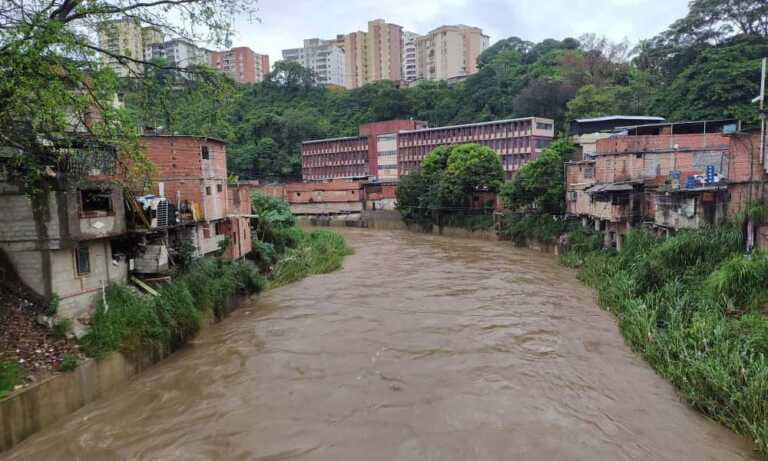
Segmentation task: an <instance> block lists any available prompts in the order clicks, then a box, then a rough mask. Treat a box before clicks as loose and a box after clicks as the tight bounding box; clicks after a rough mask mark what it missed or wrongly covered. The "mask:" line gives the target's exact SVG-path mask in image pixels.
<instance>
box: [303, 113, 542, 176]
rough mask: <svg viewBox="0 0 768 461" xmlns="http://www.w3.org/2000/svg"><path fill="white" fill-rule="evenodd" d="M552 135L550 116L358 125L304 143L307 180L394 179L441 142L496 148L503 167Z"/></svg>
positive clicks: (510, 167) (520, 161) (515, 165)
mask: <svg viewBox="0 0 768 461" xmlns="http://www.w3.org/2000/svg"><path fill="white" fill-rule="evenodd" d="M553 137H554V122H553V121H552V120H551V119H546V118H539V117H526V118H519V119H511V120H496V121H493V122H484V123H472V124H467V125H456V126H446V127H439V128H427V127H426V123H424V122H418V121H415V120H391V121H388V122H378V123H369V124H366V125H361V126H360V129H359V136H357V137H349V138H336V139H321V140H315V141H306V142H304V143H302V146H301V149H302V177H303V179H304V180H305V181H311V180H327V179H341V178H347V179H353V178H368V179H371V180H374V181H377V182H396V181H398V180H399V178H400V176H403V175H407V174H408V173H409V172H411V171H413V170H415V169H418V168H419V167H420V165H421V161H422V160H423V159H424V157H425V156H426V155H427V154H428V153H429V152H431V151H432V150H433V149H434V148H436V147H437V146H441V145H455V144H465V143H476V144H481V145H485V146H488V147H490V148H491V149H493V150H495V151H496V152H497V153H498V154H499V156H500V158H501V161H502V165H503V167H504V170H505V172H506V173H507V176H508V177H511V176H512V174H514V172H515V171H517V169H519V168H520V167H521V166H523V165H525V164H526V163H528V162H529V161H531V160H534V159H535V158H536V157H537V155H538V154H539V153H540V152H541V151H542V150H544V149H545V148H546V147H547V146H548V145H549V143H550V142H551V141H552V138H553Z"/></svg>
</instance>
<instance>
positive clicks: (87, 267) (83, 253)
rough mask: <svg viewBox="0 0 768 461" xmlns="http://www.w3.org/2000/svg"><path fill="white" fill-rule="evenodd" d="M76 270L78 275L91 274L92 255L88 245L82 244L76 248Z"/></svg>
mask: <svg viewBox="0 0 768 461" xmlns="http://www.w3.org/2000/svg"><path fill="white" fill-rule="evenodd" d="M75 269H76V270H77V275H85V274H90V273H91V254H90V250H89V249H88V245H87V244H85V243H80V244H79V245H78V246H77V248H75Z"/></svg>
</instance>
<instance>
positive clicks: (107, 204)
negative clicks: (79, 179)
mask: <svg viewBox="0 0 768 461" xmlns="http://www.w3.org/2000/svg"><path fill="white" fill-rule="evenodd" d="M112 211H113V209H112V192H111V191H109V190H100V189H94V190H88V189H84V190H81V191H80V215H81V217H97V216H108V215H110V214H112Z"/></svg>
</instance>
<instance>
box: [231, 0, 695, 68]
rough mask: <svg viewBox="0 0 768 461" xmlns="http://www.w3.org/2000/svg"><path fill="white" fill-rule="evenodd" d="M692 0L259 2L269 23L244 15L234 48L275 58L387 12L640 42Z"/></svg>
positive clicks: (408, 19) (401, 17)
mask: <svg viewBox="0 0 768 461" xmlns="http://www.w3.org/2000/svg"><path fill="white" fill-rule="evenodd" d="M687 4H688V1H687V0H526V1H522V0H325V1H311V0H259V3H258V8H259V17H260V19H261V23H259V22H250V21H247V20H239V21H238V22H237V29H238V35H237V36H236V37H234V39H233V45H234V46H241V45H245V46H249V47H251V49H253V50H254V51H255V52H257V53H267V54H269V57H270V62H271V63H274V62H275V61H276V60H278V59H280V58H281V50H282V49H284V48H297V47H301V45H302V40H303V39H305V38H312V37H320V38H333V37H335V36H336V34H339V33H348V32H352V31H356V30H366V28H367V24H368V20H370V19H376V18H382V19H385V20H386V21H387V22H393V23H395V24H399V25H401V26H403V28H404V29H405V30H409V31H413V32H417V33H426V32H428V31H429V30H431V29H434V28H436V27H438V26H441V25H443V24H459V23H460V24H467V25H471V26H477V27H480V28H482V29H483V31H484V33H485V34H486V35H489V36H490V37H491V44H493V43H494V42H496V41H497V40H499V39H502V38H506V37H511V36H515V35H516V36H518V37H521V38H523V39H526V40H531V41H540V40H542V39H545V38H549V37H552V38H557V39H562V38H564V37H569V36H570V37H578V36H579V35H582V34H584V33H588V32H593V33H596V34H598V35H605V36H606V37H608V38H610V39H612V40H614V41H621V40H623V39H624V38H627V39H629V40H630V41H631V42H633V44H634V43H635V42H637V40H639V39H641V38H646V37H651V36H653V35H655V34H657V33H658V32H661V31H662V30H664V29H666V27H667V26H668V25H669V24H671V23H672V21H674V20H675V19H677V18H680V17H682V16H684V15H685V14H686V12H687Z"/></svg>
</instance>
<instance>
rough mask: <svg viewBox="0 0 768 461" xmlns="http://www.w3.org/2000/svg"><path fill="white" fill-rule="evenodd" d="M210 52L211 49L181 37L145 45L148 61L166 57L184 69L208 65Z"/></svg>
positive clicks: (173, 64) (169, 62)
mask: <svg viewBox="0 0 768 461" xmlns="http://www.w3.org/2000/svg"><path fill="white" fill-rule="evenodd" d="M210 54H211V52H210V51H208V50H206V49H204V48H200V47H198V46H195V45H194V44H192V43H189V42H187V41H186V40H181V39H175V40H169V41H167V42H162V43H150V44H147V45H146V46H145V47H144V59H146V60H147V61H149V60H152V59H165V60H166V61H167V62H168V64H169V65H172V66H175V67H179V68H182V69H185V68H187V67H189V66H202V65H208V61H209V59H210Z"/></svg>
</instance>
